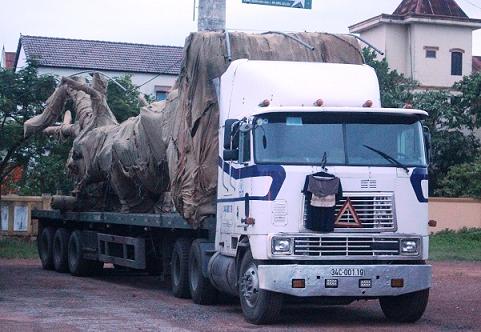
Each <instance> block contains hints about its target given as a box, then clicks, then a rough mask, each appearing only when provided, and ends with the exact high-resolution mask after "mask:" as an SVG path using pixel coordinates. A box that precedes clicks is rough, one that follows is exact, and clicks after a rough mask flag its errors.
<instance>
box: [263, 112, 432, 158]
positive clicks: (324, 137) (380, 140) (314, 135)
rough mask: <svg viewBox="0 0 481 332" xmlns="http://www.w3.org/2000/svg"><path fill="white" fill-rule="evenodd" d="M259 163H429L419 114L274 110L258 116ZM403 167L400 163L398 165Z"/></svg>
mask: <svg viewBox="0 0 481 332" xmlns="http://www.w3.org/2000/svg"><path fill="white" fill-rule="evenodd" d="M255 122H256V126H255V130H254V156H255V161H256V163H258V164H284V165H320V164H321V161H322V157H323V156H324V154H326V156H327V165H349V166H392V167H401V166H405V167H425V166H426V158H425V151H424V144H423V131H422V126H421V123H420V122H419V118H418V117H416V116H408V115H393V114H379V113H377V114H374V113H359V114H353V113H327V112H326V113H270V114H263V115H260V116H258V117H257V118H256V119H255ZM400 165H401V166H400Z"/></svg>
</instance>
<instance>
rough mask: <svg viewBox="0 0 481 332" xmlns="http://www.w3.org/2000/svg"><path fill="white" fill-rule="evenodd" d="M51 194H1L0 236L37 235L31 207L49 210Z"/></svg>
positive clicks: (36, 224)
mask: <svg viewBox="0 0 481 332" xmlns="http://www.w3.org/2000/svg"><path fill="white" fill-rule="evenodd" d="M50 201H51V196H49V195H44V196H17V195H3V196H2V198H1V199H0V236H1V235H9V236H25V237H31V236H37V235H38V223H37V220H35V219H32V216H31V214H32V209H42V210H50Z"/></svg>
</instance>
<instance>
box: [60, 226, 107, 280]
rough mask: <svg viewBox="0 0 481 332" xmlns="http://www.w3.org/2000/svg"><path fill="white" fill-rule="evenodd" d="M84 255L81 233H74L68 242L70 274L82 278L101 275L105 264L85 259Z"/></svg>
mask: <svg viewBox="0 0 481 332" xmlns="http://www.w3.org/2000/svg"><path fill="white" fill-rule="evenodd" d="M82 253H83V246H82V241H81V235H80V231H73V232H72V234H70V239H69V241H68V269H69V271H70V274H72V275H73V276H78V277H82V276H87V275H95V274H98V273H100V272H101V271H102V268H103V266H104V263H103V262H98V261H93V260H88V259H85V258H84V257H83V254H82Z"/></svg>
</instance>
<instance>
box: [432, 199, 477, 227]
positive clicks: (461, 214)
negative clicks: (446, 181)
mask: <svg viewBox="0 0 481 332" xmlns="http://www.w3.org/2000/svg"><path fill="white" fill-rule="evenodd" d="M429 219H430V220H435V221H436V222H437V226H436V227H430V228H429V230H430V231H431V232H434V233H436V232H440V231H442V230H445V229H451V230H460V229H462V228H464V227H466V228H481V200H475V199H470V198H429Z"/></svg>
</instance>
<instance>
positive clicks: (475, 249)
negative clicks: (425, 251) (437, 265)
mask: <svg viewBox="0 0 481 332" xmlns="http://www.w3.org/2000/svg"><path fill="white" fill-rule="evenodd" d="M429 247H430V248H429V257H430V259H431V260H434V261H445V260H457V261H481V229H462V230H460V231H458V232H454V231H448V230H446V231H442V232H440V233H437V234H435V235H432V236H431V237H430V245H429Z"/></svg>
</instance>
